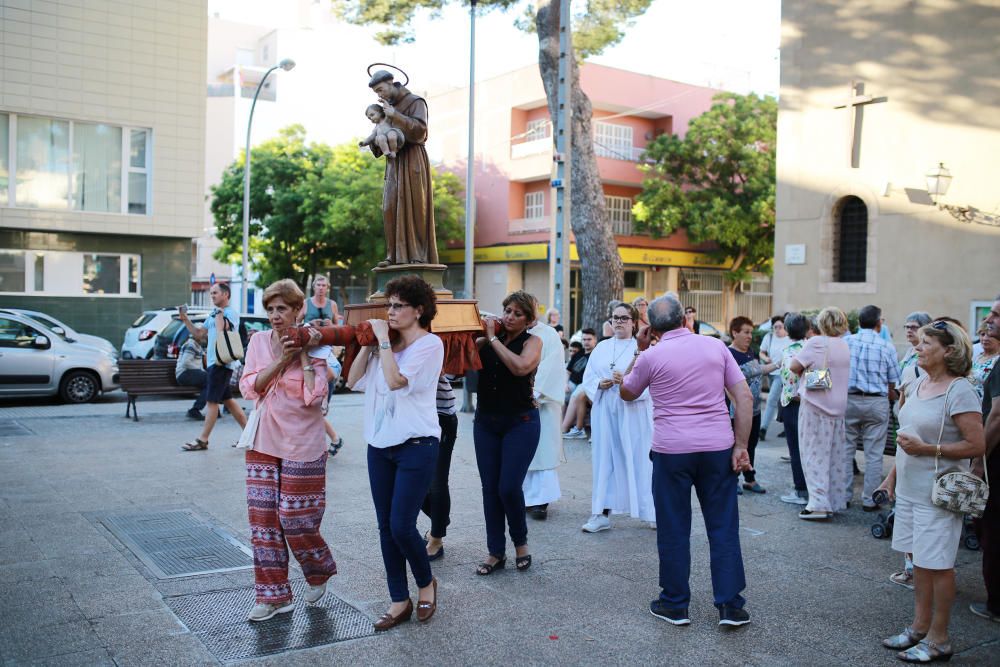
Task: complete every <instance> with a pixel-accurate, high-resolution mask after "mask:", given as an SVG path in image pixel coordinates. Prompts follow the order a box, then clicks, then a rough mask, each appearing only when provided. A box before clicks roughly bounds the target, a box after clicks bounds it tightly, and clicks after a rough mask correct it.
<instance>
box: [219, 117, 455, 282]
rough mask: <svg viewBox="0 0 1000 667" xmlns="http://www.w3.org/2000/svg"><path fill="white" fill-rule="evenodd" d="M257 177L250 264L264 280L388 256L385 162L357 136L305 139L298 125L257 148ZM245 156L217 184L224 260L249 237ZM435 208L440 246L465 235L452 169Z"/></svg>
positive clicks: (366, 265)
mask: <svg viewBox="0 0 1000 667" xmlns="http://www.w3.org/2000/svg"><path fill="white" fill-rule="evenodd" d="M252 156H253V163H252V165H251V180H250V211H251V220H250V238H251V241H250V249H251V264H252V265H253V267H254V269H256V270H257V271H258V272H259V274H260V276H259V279H258V282H259V283H260V284H264V285H266V284H268V283H270V282H273V281H275V280H279V279H281V278H292V279H293V280H295V281H296V282H298V283H299V284H300V285H303V286H305V284H306V281H307V278H308V276H309V275H311V274H314V273H317V272H322V271H327V270H330V269H333V268H340V269H345V270H346V271H347V272H348V273H349V274H350V275H352V276H356V277H359V278H368V277H369V272H370V271H371V268H372V267H373V266H374V265H375V263H376V262H378V261H379V260H380V259H382V258H383V257H385V237H384V234H383V229H382V185H383V182H384V173H385V165H384V163H383V161H382V160H376V159H375V158H374V157H373V156H372V155H371V153H370V152H369V151H368V150H364V151H362V150H359V149H358V144H357V141H356V140H355V141H351V142H348V143H345V144H341V145H339V146H335V147H332V148H331V147H329V146H327V145H325V144H320V143H306V140H305V130H304V128H303V127H302V126H301V125H292V126H290V127H288V128H285V129H283V130H281V131H280V132H279V134H278V136H277V137H276V138H274V139H270V140H268V141H266V142H264V143H262V144H261V145H260V146H257V147H255V148H253V149H252ZM243 165H244V160H243V158H242V157H241V158H239V159H237V160H236V161H235V162H233V163H232V164H231V165H229V167H227V168H226V171H225V172H224V173H223V177H222V181H221V182H220V183H219V184H218V185H217V186H215V187H213V188H212V203H211V209H212V214H213V216H214V217H215V225H216V235H217V236H218V238H219V240H220V241H222V247H221V248H220V249H219V251H218V252H217V253H216V258H217V259H219V260H221V261H234V260H235V261H238V259H239V256H240V253H241V252H242V247H243V246H242V243H243ZM431 178H432V179H433V184H434V214H435V222H436V224H437V237H438V243H439V245H444V244H445V243H447V241H448V240H451V239H457V238H461V232H462V229H463V225H464V208H463V204H462V198H463V193H462V188H461V185H460V183H459V181H458V179H457V178H456V177H455V175H454V174H451V173H447V172H444V173H436V172H434V170H433V169H432V172H431Z"/></svg>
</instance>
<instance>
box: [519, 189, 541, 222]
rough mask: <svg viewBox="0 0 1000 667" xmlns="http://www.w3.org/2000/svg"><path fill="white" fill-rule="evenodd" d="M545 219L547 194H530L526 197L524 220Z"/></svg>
mask: <svg viewBox="0 0 1000 667" xmlns="http://www.w3.org/2000/svg"><path fill="white" fill-rule="evenodd" d="M543 217H545V193H544V192H542V191H539V192H529V193H527V194H526V195H524V218H525V219H526V220H537V219H538V218H543Z"/></svg>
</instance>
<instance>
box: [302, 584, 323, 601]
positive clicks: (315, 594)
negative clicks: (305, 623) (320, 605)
mask: <svg viewBox="0 0 1000 667" xmlns="http://www.w3.org/2000/svg"><path fill="white" fill-rule="evenodd" d="M324 595H326V582H325V581H324V582H323V583H322V584H320V585H319V586H310V587H309V588H308V590H306V594H305V595H304V596H303V597H304V598H305V600H306V602H307V603H309V604H316V603H317V602H319V601H320V600H322V599H323V596H324Z"/></svg>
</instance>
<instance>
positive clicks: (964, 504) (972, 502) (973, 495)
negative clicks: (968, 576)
mask: <svg viewBox="0 0 1000 667" xmlns="http://www.w3.org/2000/svg"><path fill="white" fill-rule="evenodd" d="M955 382H958V380H953V381H952V383H951V384H950V385H948V391H947V392H945V395H944V407H943V408H942V413H943V414H942V415H941V429H940V430H939V431H938V441H937V444H938V445H940V444H941V438H942V436H944V422H945V420H946V419H947V418H948V395H949V394H950V393H951V388H952V387H953V386H954V385H955ZM938 451H940V448H939V449H938ZM940 459H941V457H940V455H938V456H935V457H934V477H935V479H934V486H933V487H932V488H931V502H932V503H934V504H935V505H937V506H938V507H941V508H943V509H946V510H948V511H949V512H955V513H956V514H968V515H969V516H971V517H973V518H976V519H978V518H979V517H981V516H982V515H983V512H984V511H985V510H986V501H987V500H988V499H989V497H990V474H989V472H988V471H987V469H986V455H985V454H984V455H983V474H984V475H985V477H986V479H985V480H983V479H979V478H978V477H976V476H975V475H973V474H972V473H971V472H966V471H964V470H955V471H952V472H945V473H941V474H939V473H938V463H939V461H940Z"/></svg>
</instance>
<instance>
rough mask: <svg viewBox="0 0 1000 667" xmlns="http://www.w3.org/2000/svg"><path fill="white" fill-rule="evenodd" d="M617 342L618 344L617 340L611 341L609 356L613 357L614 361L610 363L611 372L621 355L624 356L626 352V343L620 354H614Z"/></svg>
mask: <svg viewBox="0 0 1000 667" xmlns="http://www.w3.org/2000/svg"><path fill="white" fill-rule="evenodd" d="M617 342H618V339H617V338H615V339H614V340H612V341H611V356H613V357H614V359H613V360H612V362H611V370H612V371H613V370H615V364H617V363H618V360H619V359H621V357H622V355H623V354H625V352H626V351H627V350H628V343H625V347H624V349H622V351H621V352H616V350H617V349H618V345H617V344H616V343H617Z"/></svg>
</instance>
